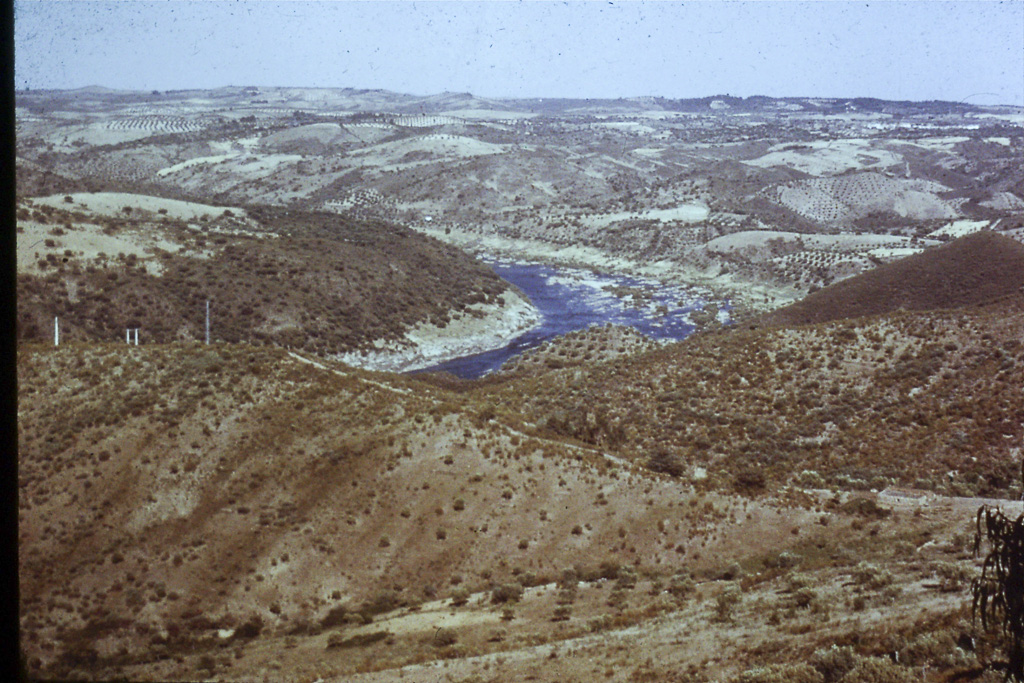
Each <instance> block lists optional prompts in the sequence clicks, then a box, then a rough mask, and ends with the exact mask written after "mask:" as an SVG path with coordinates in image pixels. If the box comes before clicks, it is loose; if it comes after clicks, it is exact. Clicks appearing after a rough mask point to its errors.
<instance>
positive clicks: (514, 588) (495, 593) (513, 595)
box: [491, 583, 523, 604]
mask: <svg viewBox="0 0 1024 683" xmlns="http://www.w3.org/2000/svg"><path fill="white" fill-rule="evenodd" d="M522 597H523V587H522V586H521V585H519V584H518V583H503V584H501V585H500V586H495V587H494V589H493V590H492V591H491V602H493V603H495V604H501V603H506V602H519V600H520V599H521V598H522Z"/></svg>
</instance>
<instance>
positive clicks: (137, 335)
mask: <svg viewBox="0 0 1024 683" xmlns="http://www.w3.org/2000/svg"><path fill="white" fill-rule="evenodd" d="M135 345H136V346H138V345H139V328H137V327H136V328H135Z"/></svg>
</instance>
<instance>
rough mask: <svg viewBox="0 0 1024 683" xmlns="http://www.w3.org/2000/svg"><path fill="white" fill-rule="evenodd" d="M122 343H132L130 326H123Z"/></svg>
mask: <svg viewBox="0 0 1024 683" xmlns="http://www.w3.org/2000/svg"><path fill="white" fill-rule="evenodd" d="M124 343H125V344H131V343H132V331H131V329H130V328H127V327H126V328H124Z"/></svg>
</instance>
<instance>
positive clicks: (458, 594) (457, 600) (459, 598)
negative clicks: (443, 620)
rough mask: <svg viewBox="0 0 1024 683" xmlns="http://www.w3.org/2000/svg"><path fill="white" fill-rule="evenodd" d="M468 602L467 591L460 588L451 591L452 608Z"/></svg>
mask: <svg viewBox="0 0 1024 683" xmlns="http://www.w3.org/2000/svg"><path fill="white" fill-rule="evenodd" d="M467 602H469V591H468V590H466V589H465V588H462V587H461V586H460V587H459V588H456V589H455V590H454V591H452V606H453V607H461V606H463V605H465V604H466V603H467Z"/></svg>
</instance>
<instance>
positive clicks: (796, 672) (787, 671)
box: [732, 663, 824, 683]
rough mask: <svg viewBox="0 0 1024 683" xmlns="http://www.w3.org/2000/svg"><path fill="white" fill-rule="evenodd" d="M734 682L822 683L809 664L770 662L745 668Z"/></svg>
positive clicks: (818, 674) (819, 675) (821, 679)
mask: <svg viewBox="0 0 1024 683" xmlns="http://www.w3.org/2000/svg"><path fill="white" fill-rule="evenodd" d="M732 680H733V682H734V683H822V681H823V680H824V679H823V678H822V676H821V674H820V673H818V672H817V671H816V670H815V669H814V667H812V666H810V665H809V664H805V663H800V664H770V665H768V666H758V667H754V668H753V669H747V670H746V671H744V672H743V673H741V674H740V675H739V676H737V677H735V678H733V679H732Z"/></svg>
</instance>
